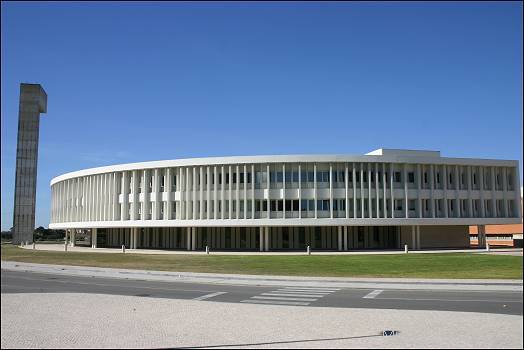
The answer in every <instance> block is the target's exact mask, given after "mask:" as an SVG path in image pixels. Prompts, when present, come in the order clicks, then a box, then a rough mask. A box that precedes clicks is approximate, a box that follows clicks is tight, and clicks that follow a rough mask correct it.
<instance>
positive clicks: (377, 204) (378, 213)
mask: <svg viewBox="0 0 524 350" xmlns="http://www.w3.org/2000/svg"><path fill="white" fill-rule="evenodd" d="M378 180H379V176H378V163H375V205H376V210H377V213H376V216H375V217H376V218H377V219H378V218H380V195H379V191H378Z"/></svg>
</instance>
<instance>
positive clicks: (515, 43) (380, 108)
mask: <svg viewBox="0 0 524 350" xmlns="http://www.w3.org/2000/svg"><path fill="white" fill-rule="evenodd" d="M1 6H2V18H1V19H2V34H1V35H2V52H1V59H2V64H1V74H2V76H1V98H2V104H1V136H2V142H1V146H2V150H1V168H2V169H1V170H2V178H1V180H2V181H1V182H2V183H1V186H2V187H1V190H2V198H1V200H2V203H1V204H2V211H1V214H2V217H1V219H2V229H3V230H4V229H8V228H9V227H11V225H12V207H13V189H14V176H15V168H14V165H15V155H16V131H17V118H18V94H19V83H21V82H30V83H40V84H42V86H43V87H44V89H45V90H46V91H47V94H48V113H47V114H46V115H43V116H42V120H41V124H40V150H39V161H38V192H37V218H36V221H37V225H44V226H47V225H48V223H49V203H50V191H49V181H50V180H51V179H52V178H53V177H55V176H57V175H59V174H62V173H65V172H69V171H75V170H79V169H84V168H90V167H96V166H103V165H110V164H117V163H128V162H138V161H149V160H162V159H174V158H183V157H200V156H204V157H205V156H226V155H253V154H293V153H317V154H334V153H336V154H362V153H365V152H368V151H370V150H373V149H376V148H380V147H386V148H409V149H434V150H440V151H441V152H442V155H443V156H451V157H476V158H502V159H518V160H519V161H520V166H521V168H520V169H521V170H520V173H521V177H522V112H523V111H522V63H523V62H522V4H521V3H519V2H513V3H487V2H480V3H449V2H443V3H426V4H423V3H398V2H396V3H338V2H332V3H232V2H229V3H188V2H184V3H149V4H146V3H136V2H135V3H64V2H55V3H16V2H13V3H9V2H2V5H1ZM521 181H522V180H521Z"/></svg>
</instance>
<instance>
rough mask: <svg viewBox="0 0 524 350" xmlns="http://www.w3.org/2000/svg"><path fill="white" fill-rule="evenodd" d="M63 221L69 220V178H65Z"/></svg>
mask: <svg viewBox="0 0 524 350" xmlns="http://www.w3.org/2000/svg"><path fill="white" fill-rule="evenodd" d="M64 197H65V210H64V212H65V214H64V217H65V221H69V180H65V196H64Z"/></svg>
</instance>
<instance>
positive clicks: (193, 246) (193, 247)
mask: <svg viewBox="0 0 524 350" xmlns="http://www.w3.org/2000/svg"><path fill="white" fill-rule="evenodd" d="M196 234H197V228H196V227H193V228H192V230H191V250H196Z"/></svg>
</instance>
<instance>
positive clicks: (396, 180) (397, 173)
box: [395, 171, 402, 182]
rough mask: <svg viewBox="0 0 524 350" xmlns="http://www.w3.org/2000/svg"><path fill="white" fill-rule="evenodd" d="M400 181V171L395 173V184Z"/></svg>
mask: <svg viewBox="0 0 524 350" xmlns="http://www.w3.org/2000/svg"><path fill="white" fill-rule="evenodd" d="M401 180H402V177H401V174H400V171H395V182H400V181H401Z"/></svg>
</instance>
